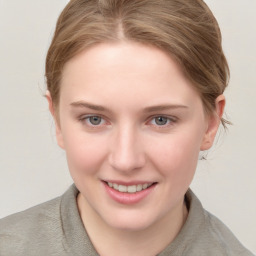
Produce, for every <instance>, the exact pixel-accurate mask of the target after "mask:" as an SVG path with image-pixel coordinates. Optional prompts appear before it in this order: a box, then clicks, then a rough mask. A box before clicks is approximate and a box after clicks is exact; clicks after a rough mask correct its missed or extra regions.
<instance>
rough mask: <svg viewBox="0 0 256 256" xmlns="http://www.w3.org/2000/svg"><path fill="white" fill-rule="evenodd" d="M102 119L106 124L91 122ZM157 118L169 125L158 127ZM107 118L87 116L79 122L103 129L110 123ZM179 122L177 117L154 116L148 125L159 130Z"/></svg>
mask: <svg viewBox="0 0 256 256" xmlns="http://www.w3.org/2000/svg"><path fill="white" fill-rule="evenodd" d="M95 117H96V118H100V121H101V122H102V121H103V122H104V123H103V124H101V123H100V124H98V125H97V124H96V125H95V124H92V123H91V122H90V118H95ZM157 118H163V119H166V121H167V124H163V125H157V124H156V119H157ZM105 119H106V118H105V117H103V116H100V115H87V116H82V117H80V118H79V121H80V122H82V123H85V125H86V126H89V127H90V128H92V129H99V128H102V126H105V125H107V124H108V122H107V121H106V120H105ZM153 121H154V123H155V124H152V122H153ZM176 122H177V118H176V117H169V116H165V115H156V116H152V117H150V118H149V121H147V122H146V123H151V124H150V125H151V126H155V127H156V128H157V129H164V128H167V127H170V126H172V125H174V124H175V123H176Z"/></svg>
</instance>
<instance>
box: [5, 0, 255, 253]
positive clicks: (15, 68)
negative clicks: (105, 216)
mask: <svg viewBox="0 0 256 256" xmlns="http://www.w3.org/2000/svg"><path fill="white" fill-rule="evenodd" d="M67 2H68V1H67V0H65V1H64V0H40V1H39V0H23V1H20V0H0V104H1V105H0V218H1V217H4V216H6V215H9V214H11V213H14V212H17V211H21V210H24V209H26V208H28V207H31V206H33V205H35V204H38V203H41V202H44V201H46V200H49V199H51V198H54V197H56V196H59V195H61V194H62V193H63V192H64V191H65V190H66V189H67V188H68V187H69V185H70V184H71V183H72V180H71V178H70V176H69V173H68V168H67V165H66V160H65V153H64V152H63V151H62V150H61V149H59V148H58V146H57V145H56V140H55V135H54V124H53V121H52V118H51V116H50V114H49V112H48V106H47V102H46V100H45V98H44V97H43V94H44V92H45V82H44V60H45V55H46V51H47V48H48V46H49V44H50V41H51V38H52V35H53V31H54V27H55V22H56V20H57V17H58V15H59V13H60V11H61V10H62V8H63V7H64V6H65V4H66V3H67ZM206 3H207V4H208V5H209V6H210V8H211V9H212V11H213V13H214V14H215V16H216V18H217V20H218V21H219V24H220V27H221V30H222V34H223V46H224V51H225V53H226V56H227V59H228V62H229V64H230V69H231V80H230V85H229V88H228V90H227V91H226V94H225V95H226V97H227V108H226V113H227V114H228V117H229V119H230V120H231V121H232V122H233V124H234V125H233V126H232V127H230V128H229V131H228V132H227V133H226V134H225V133H222V135H221V136H220V137H219V140H218V143H217V144H216V146H215V147H214V148H213V150H211V151H210V152H209V153H208V156H207V160H206V161H200V162H199V166H198V170H197V174H196V176H195V179H194V181H193V183H192V185H191V187H192V189H193V190H194V192H195V193H196V194H197V195H198V197H199V198H200V199H201V201H202V203H203V205H204V207H205V208H206V209H207V210H209V211H210V212H212V213H213V214H215V215H216V216H218V217H219V218H220V219H221V220H222V221H223V222H224V223H225V224H226V225H227V226H228V227H229V228H230V229H231V230H232V231H233V232H234V233H235V235H236V236H237V237H238V239H239V240H240V241H241V242H242V243H243V244H244V245H245V246H246V247H248V248H249V249H250V250H251V251H252V252H254V253H256V231H255V230H256V203H255V202H256V201H255V197H256V150H255V145H256V116H255V112H256V100H255V97H256V44H255V42H256V15H255V12H256V1H255V0H207V1H206ZM185 160H186V159H184V161H185Z"/></svg>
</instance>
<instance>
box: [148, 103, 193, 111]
mask: <svg viewBox="0 0 256 256" xmlns="http://www.w3.org/2000/svg"><path fill="white" fill-rule="evenodd" d="M178 108H184V109H187V108H188V106H185V105H179V104H167V105H159V106H152V107H146V108H145V109H144V111H145V112H155V111H161V110H169V109H178Z"/></svg>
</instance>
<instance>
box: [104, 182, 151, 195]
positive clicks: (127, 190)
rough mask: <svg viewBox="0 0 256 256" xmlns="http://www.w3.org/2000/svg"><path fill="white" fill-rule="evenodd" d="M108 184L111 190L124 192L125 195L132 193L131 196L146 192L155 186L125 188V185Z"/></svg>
mask: <svg viewBox="0 0 256 256" xmlns="http://www.w3.org/2000/svg"><path fill="white" fill-rule="evenodd" d="M106 184H107V185H108V186H109V187H110V188H113V189H114V190H116V191H119V192H123V193H131V194H132V193H136V192H140V191H142V190H145V189H147V188H149V187H151V186H152V185H153V183H144V184H137V185H131V186H125V185H119V184H116V183H112V182H107V183H106Z"/></svg>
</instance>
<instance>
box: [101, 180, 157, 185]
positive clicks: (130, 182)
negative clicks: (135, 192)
mask: <svg viewBox="0 0 256 256" xmlns="http://www.w3.org/2000/svg"><path fill="white" fill-rule="evenodd" d="M103 181H104V182H107V183H115V184H118V185H124V186H132V185H140V184H153V183H156V182H154V181H145V180H144V181H143V180H136V181H128V182H127V181H121V180H103Z"/></svg>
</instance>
